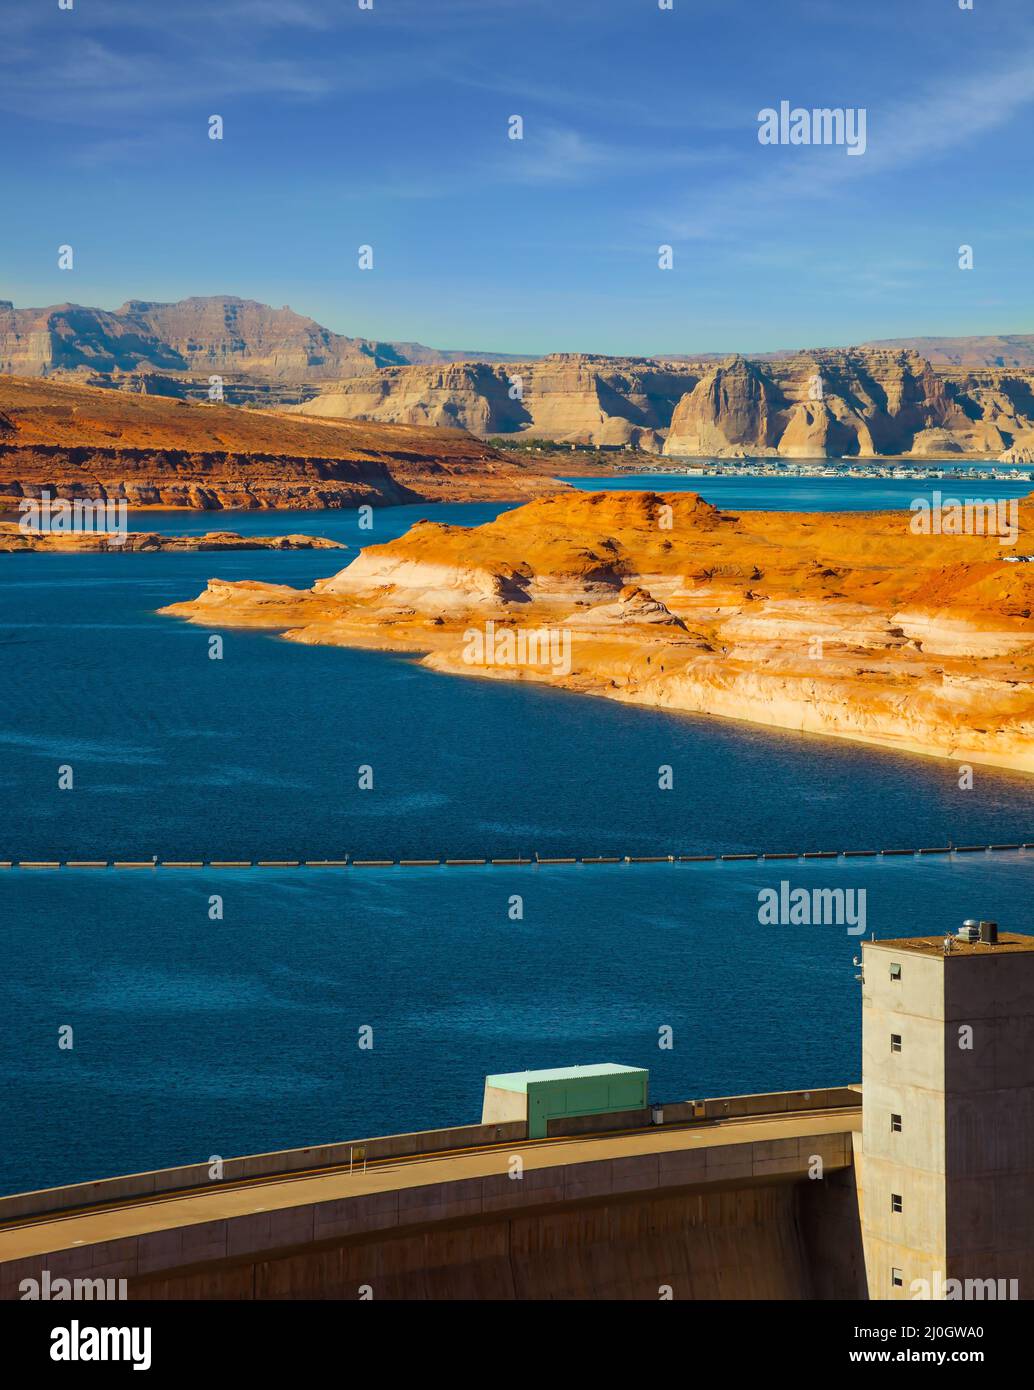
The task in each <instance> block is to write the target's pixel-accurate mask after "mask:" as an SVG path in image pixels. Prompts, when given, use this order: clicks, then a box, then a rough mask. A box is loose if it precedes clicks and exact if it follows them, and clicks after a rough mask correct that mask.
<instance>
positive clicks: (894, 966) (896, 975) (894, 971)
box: [890, 961, 901, 980]
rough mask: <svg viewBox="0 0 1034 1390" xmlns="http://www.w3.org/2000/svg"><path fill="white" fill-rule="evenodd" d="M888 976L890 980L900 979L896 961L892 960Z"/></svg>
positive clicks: (898, 966) (899, 970) (899, 967)
mask: <svg viewBox="0 0 1034 1390" xmlns="http://www.w3.org/2000/svg"><path fill="white" fill-rule="evenodd" d="M890 978H891V979H892V980H900V979H901V966H900V965H898V963H897V961H893V962H892V963H891V967H890Z"/></svg>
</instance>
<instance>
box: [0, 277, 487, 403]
mask: <svg viewBox="0 0 1034 1390" xmlns="http://www.w3.org/2000/svg"><path fill="white" fill-rule="evenodd" d="M471 355H473V354H469V353H462V352H449V351H439V350H438V349H436V348H429V347H425V346H424V345H423V344H422V343H400V344H396V343H385V342H379V341H376V340H372V339H368V338H348V337H345V336H343V335H342V334H340V333H333V332H331V330H330V329H329V328H324V327H323V325H322V324H319V323H317V322H316V321H315V320H314V319H310V318H306V317H305V316H304V315H302V314H296V313H295V312H294V310H293V309H290V308H288V307H287V305H284V307H283V308H282V309H274V308H271V307H270V306H269V305H268V304H260V303H259V302H258V301H257V300H254V299H240V298H238V297H237V296H236V295H203V296H195V297H193V298H191V299H181V300H178V301H176V302H175V303H171V304H161V303H155V302H152V301H149V300H143V299H130V300H127V301H126V303H125V304H123V305H121V306H120V307H119V308H118V309H113V310H106V309H96V308H91V307H89V306H87V305H82V304H55V305H51V306H50V307H49V308H46V309H16V308H15V307H14V305H13V304H12V303H11V301H10V300H0V372H10V373H11V374H13V375H16V376H41V375H43V376H46V375H55V374H57V375H59V376H62V375H67V374H70V373H72V374H76V375H78V376H79V377H80V378H81V379H82V380H83V383H84V384H87V385H107V386H117V387H120V388H121V389H125V390H131V391H144V392H148V393H152V394H157V395H171V396H182V397H198V396H203V395H205V394H206V392H207V389H208V379H209V377H210V376H212V375H216V376H220V377H222V378H223V379H224V391H225V398H226V399H227V400H231V401H234V402H235V403H236V402H239V401H247V400H253V399H258V400H259V401H260V402H265V401H269V400H270V399H271V400H272V403H274V404H275V403H278V402H281V401H285V400H303V399H305V397H306V396H308V395H312V394H313V393H314V392H315V391H316V389H317V388H318V386H319V384H320V383H321V382H324V381H337V380H340V379H341V378H342V377H347V376H352V375H356V374H360V373H364V372H368V371H369V370H370V369H371V368H374V367H384V366H390V365H393V364H398V363H403V362H444V361H455V360H458V359H460V358H463V357H467V356H471ZM483 356H484V357H485V358H486V360H487V359H488V358H491V356H492V355H491V354H483Z"/></svg>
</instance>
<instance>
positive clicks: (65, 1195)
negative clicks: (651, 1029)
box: [0, 1086, 862, 1224]
mask: <svg viewBox="0 0 1034 1390" xmlns="http://www.w3.org/2000/svg"><path fill="white" fill-rule="evenodd" d="M861 1102H862V1097H861V1089H860V1087H858V1086H836V1087H827V1088H819V1089H816V1090H809V1091H771V1092H761V1093H758V1094H755V1095H745V1096H720V1097H716V1098H711V1099H706V1100H699V1101H692V1100H690V1101H675V1102H668V1103H661V1104H660V1108H661V1110H662V1111H663V1124H662V1126H661V1127H662V1128H663V1127H664V1126H677V1125H685V1124H690V1123H693V1122H708V1121H710V1122H714V1121H718V1120H722V1119H743V1118H749V1117H751V1116H766V1115H767V1116H778V1115H786V1114H795V1113H803V1112H808V1111H812V1110H828V1109H843V1110H845V1111H847V1110H852V1109H857V1108H859V1107H860V1106H861ZM653 1109H654V1107H653V1106H651V1107H649V1108H647V1109H645V1110H637V1111H628V1112H622V1113H618V1114H613V1113H611V1114H603V1115H584V1116H579V1117H576V1118H573V1119H568V1120H563V1121H557V1120H554V1121H550V1124H549V1136H550V1137H560V1136H562V1135H566V1136H570V1137H574V1136H577V1135H579V1134H591V1133H601V1134H602V1133H606V1132H613V1131H614V1130H625V1129H644V1128H648V1127H649V1128H653V1127H655V1126H654V1120H653ZM526 1139H527V1124H526V1122H525V1121H523V1120H519V1121H518V1120H514V1121H508V1122H506V1123H502V1124H491V1125H461V1126H456V1127H453V1128H450V1129H429V1130H418V1131H416V1132H414V1133H410V1134H390V1135H382V1136H380V1137H378V1138H374V1139H351V1140H348V1141H346V1142H342V1143H335V1144H318V1145H314V1146H312V1147H309V1148H303V1149H283V1150H279V1151H277V1152H273V1153H265V1154H251V1155H248V1156H246V1157H242V1158H228V1159H225V1160H223V1162H222V1169H221V1177H220V1178H218V1179H215V1178H213V1177H212V1175H211V1168H210V1164H209V1163H208V1162H205V1163H194V1164H188V1165H185V1166H182V1167H178V1168H159V1169H155V1170H153V1171H151V1172H145V1173H130V1174H127V1175H125V1176H122V1177H114V1178H100V1179H98V1180H96V1181H94V1182H83V1183H72V1184H69V1185H67V1186H64V1187H50V1188H43V1189H41V1190H39V1191H36V1192H22V1193H17V1194H15V1195H13V1196H10V1197H0V1224H2V1223H4V1222H16V1221H19V1220H23V1219H26V1218H29V1217H39V1216H45V1215H47V1214H50V1213H54V1214H57V1213H60V1212H62V1211H68V1210H72V1209H78V1208H81V1207H91V1206H103V1205H105V1204H108V1203H128V1202H133V1201H135V1200H138V1199H139V1200H144V1199H147V1198H151V1197H156V1196H159V1195H161V1194H169V1193H173V1192H182V1191H187V1190H191V1189H206V1188H208V1189H214V1188H216V1187H218V1186H219V1185H220V1184H227V1183H234V1182H242V1181H247V1180H250V1179H256V1178H275V1177H290V1176H292V1175H298V1174H300V1173H306V1172H311V1171H313V1170H319V1169H326V1168H335V1167H343V1168H348V1167H349V1165H350V1163H352V1162H353V1161H354V1158H355V1154H356V1152H358V1151H362V1154H363V1161H364V1162H365V1163H367V1164H369V1163H372V1162H377V1161H383V1160H385V1159H393V1158H398V1159H406V1158H420V1157H427V1156H430V1155H439V1156H447V1155H448V1154H452V1153H455V1154H462V1153H463V1152H464V1151H469V1150H473V1149H478V1148H484V1147H486V1146H492V1145H497V1144H501V1145H506V1144H520V1143H523V1142H525V1141H526ZM540 1142H541V1141H540Z"/></svg>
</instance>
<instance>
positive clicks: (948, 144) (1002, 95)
mask: <svg viewBox="0 0 1034 1390" xmlns="http://www.w3.org/2000/svg"><path fill="white" fill-rule="evenodd" d="M782 95H783V94H780V97H781V96H782ZM795 104H797V103H795ZM799 104H801V105H806V104H807V103H806V102H805V101H803V100H801V101H800V103H799ZM822 104H823V105H825V104H827V103H822ZM1031 104H1034V49H1032V48H1028V49H1027V50H1026V51H1025V52H1023V53H1021V54H1020V55H1019V56H1015V57H1012V58H1010V59H1009V60H1008V61H1006V62H1001V61H1000V62H998V63H997V64H996V65H995V66H994V67H988V68H986V69H984V70H982V71H981V72H977V73H969V74H967V75H964V76H962V77H957V76H954V75H953V76H951V77H946V78H941V79H939V80H938V81H937V82H936V83H934V84H930V85H928V86H927V87H926V89H925V90H924V91H922V92H920V93H919V94H918V95H916V96H914V97H910V98H908V99H906V100H904V101H898V102H894V103H890V104H887V105H884V104H882V103H879V102H877V103H875V104H874V105H871V106H869V107H868V108H867V115H868V120H867V126H868V145H867V149H866V151H865V154H864V155H862V156H861V157H857V158H847V157H846V151H845V150H844V149H843V148H840V147H832V148H825V147H819V148H816V147H812V146H795V147H793V148H792V149H781V148H779V147H773V146H763V145H761V144H756V145H752V146H751V150H750V155H749V156H748V158H749V160H750V163H751V165H752V167H753V169H754V170H757V169H759V168H763V172H760V173H752V174H751V176H750V177H746V178H739V179H736V180H732V181H730V182H728V183H726V184H725V185H724V186H719V187H718V188H716V189H714V190H713V191H704V192H703V193H702V194H699V195H697V196H695V197H694V200H693V204H692V207H690V208H689V209H687V210H686V211H684V212H683V213H682V215H681V216H679V217H676V218H675V219H673V220H672V219H667V218H665V219H662V225H663V226H664V227H665V228H666V230H667V231H668V233H669V234H674V235H678V236H682V237H687V238H693V237H699V238H712V237H724V236H725V235H727V234H728V233H729V232H730V231H735V230H739V229H743V228H745V227H757V225H758V219H759V217H761V216H776V215H780V214H782V215H792V214H795V213H797V212H798V211H799V210H800V208H801V206H802V205H805V204H807V203H808V202H813V201H818V200H822V199H826V198H829V197H833V196H842V195H843V192H844V187H845V185H848V184H851V183H853V181H854V180H857V179H864V178H866V177H870V176H872V175H876V174H884V173H889V172H893V171H896V170H901V169H906V168H912V167H914V166H916V165H919V164H922V163H924V162H926V161H930V160H934V159H937V158H938V157H941V156H943V155H945V154H950V153H954V152H959V153H961V152H962V151H964V150H965V149H966V148H967V147H969V146H970V145H972V144H973V142H974V141H975V140H977V139H978V138H979V137H981V136H983V135H986V134H988V133H989V132H991V131H993V130H996V129H998V128H999V127H1001V126H1004V125H1007V124H1008V123H1009V122H1010V121H1012V120H1014V119H1015V118H1016V117H1017V116H1018V115H1020V114H1021V113H1022V112H1023V111H1024V109H1025V108H1027V107H1029V106H1030V105H1031ZM755 117H756V113H750V115H749V117H748V116H747V114H746V113H745V121H746V122H747V124H748V125H749V126H750V127H751V128H756V125H755Z"/></svg>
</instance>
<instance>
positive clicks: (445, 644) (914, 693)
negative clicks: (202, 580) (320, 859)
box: [163, 493, 1034, 772]
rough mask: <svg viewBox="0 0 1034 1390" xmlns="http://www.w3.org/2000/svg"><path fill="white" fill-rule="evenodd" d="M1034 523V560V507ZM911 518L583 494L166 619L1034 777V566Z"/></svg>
mask: <svg viewBox="0 0 1034 1390" xmlns="http://www.w3.org/2000/svg"><path fill="white" fill-rule="evenodd" d="M1020 516H1021V521H1020V535H1021V542H1020V548H1021V550H1023V549H1024V548H1026V549H1029V548H1030V541H1029V539H1028V538H1029V537H1030V535H1031V532H1032V529H1034V497H1032V498H1031V499H1028V500H1027V502H1026V503H1024V504H1023V506H1022V507H1021V510H1020ZM909 522H910V516H909V514H908V513H903V512H886V513H869V514H859V513H834V514H822V513H803V514H799V515H795V514H788V513H766V512H742V513H731V512H720V511H718V510H717V509H715V508H714V507H712V506H709V505H708V504H707V503H705V502H703V501H702V500H701V499H700V498H698V497H696V496H694V495H693V494H690V493H675V494H669V495H666V496H663V495H655V494H648V493H647V494H643V493H615V494H607V493H571V494H567V495H563V496H559V497H550V498H544V499H540V500H539V501H536V502H533V503H530V504H529V505H527V506H524V507H520V508H518V509H517V510H514V511H509V512H506V513H504V514H503V515H502V516H500V517H499V518H498V519H497V520H496V521H495V522H493V523H491V524H490V525H487V526H480V527H477V528H474V529H465V528H462V527H453V526H442V525H438V524H435V523H432V522H427V521H424V522H420V523H418V524H417V525H416V526H414V527H413V528H412V529H411V530H410V531H409V532H408V533H407V534H406V535H404V536H402V537H400V538H399V539H398V540H395V541H392V542H389V543H388V544H386V545H378V546H371V547H368V548H367V549H365V550H363V551H362V552H361V553H360V554H359V555H358V556H357V557H356V559H355V560H353V562H352V563H351V564H350V565H348V566H347V567H346V568H345V569H343V570H341V571H340V572H339V573H337V574H336V575H334V576H332V577H330V578H328V579H326V580H321V581H319V582H317V583H316V584H315V585H314V586H313V588H312V589H311V590H307V591H299V590H294V589H291V588H289V587H287V586H284V585H266V584H254V583H248V584H239V583H227V582H224V581H221V580H212V581H210V583H209V585H208V588H207V589H206V590H205V592H204V593H203V594H201V595H200V596H199V597H198V598H197V599H194V600H192V601H189V602H184V603H179V604H175V605H173V606H172V607H170V608H168V609H165V610H163V611H165V612H167V613H170V614H173V615H176V616H180V617H185V618H188V619H190V620H191V621H195V622H198V623H202V624H205V625H227V626H233V625H240V626H253V627H263V628H272V629H284V630H286V631H285V636H287V637H288V638H289V639H290V640H292V641H297V642H308V643H328V644H332V645H333V644H336V645H344V646H348V645H357V646H372V647H381V648H388V649H394V650H403V651H415V652H422V653H426V655H425V657H424V660H425V662H426V664H428V665H431V666H433V667H435V668H436V669H438V670H442V671H447V672H451V673H454V674H462V675H478V676H485V677H494V678H500V679H523V680H536V681H542V682H546V683H549V684H552V685H556V686H559V687H561V688H564V689H568V690H573V691H580V692H583V693H586V694H593V695H602V696H606V697H607V698H610V699H616V700H622V701H627V702H630V703H638V704H646V705H655V706H662V707H665V708H670V709H673V710H680V711H686V712H696V713H706V714H713V715H721V716H723V717H727V718H736V719H746V720H751V721H754V722H756V723H761V724H769V725H773V726H777V727H781V728H786V729H793V730H797V731H801V732H810V733H821V734H827V735H831V736H835V737H839V738H846V739H853V740H858V741H862V742H866V743H873V744H880V745H883V746H885V747H888V748H894V749H897V750H900V751H911V752H922V753H929V754H936V755H938V756H942V757H947V758H954V759H959V760H962V761H967V762H983V763H991V764H997V765H999V766H1004V767H1012V768H1018V769H1023V770H1024V771H1027V772H1034V563H1026V564H1022V563H1008V562H1007V560H1006V558H1005V557H1006V556H1008V555H1010V554H1012V552H1011V551H1010V550H1009V549H1008V548H1006V547H1004V546H1002V545H1001V544H1000V543H999V540H998V538H997V537H994V536H959V537H954V536H952V537H949V536H944V535H939V536H934V535H930V536H923V535H914V534H912V532H911V530H910V526H909ZM522 651H523V653H524V655H523V657H522V656H521V653H522Z"/></svg>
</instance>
